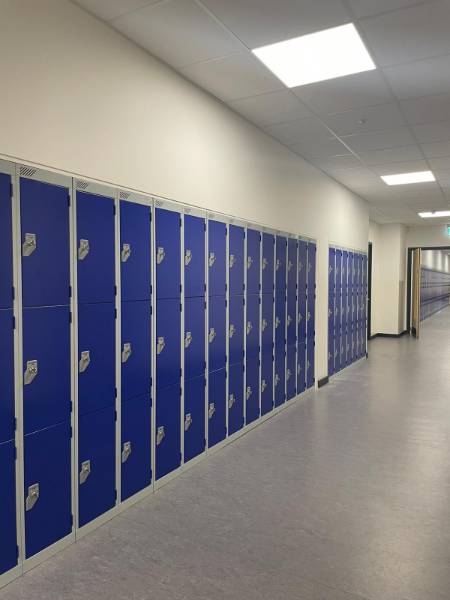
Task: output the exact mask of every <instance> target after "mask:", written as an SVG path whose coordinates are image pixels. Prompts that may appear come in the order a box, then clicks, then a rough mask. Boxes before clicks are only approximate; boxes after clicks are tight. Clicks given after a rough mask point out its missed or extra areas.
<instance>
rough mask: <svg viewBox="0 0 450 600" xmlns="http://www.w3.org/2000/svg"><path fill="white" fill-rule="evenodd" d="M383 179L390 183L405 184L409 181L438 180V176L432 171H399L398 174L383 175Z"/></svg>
mask: <svg viewBox="0 0 450 600" xmlns="http://www.w3.org/2000/svg"><path fill="white" fill-rule="evenodd" d="M381 179H382V180H383V181H384V183H387V184H388V185H405V184H407V183H425V182H427V181H436V178H435V176H434V175H433V173H432V172H431V171H417V172H416V173H398V174H397V175H381Z"/></svg>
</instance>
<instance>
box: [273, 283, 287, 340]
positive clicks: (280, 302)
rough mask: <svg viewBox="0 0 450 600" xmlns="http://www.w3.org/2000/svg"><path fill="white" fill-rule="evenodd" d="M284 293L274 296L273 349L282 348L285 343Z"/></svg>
mask: <svg viewBox="0 0 450 600" xmlns="http://www.w3.org/2000/svg"><path fill="white" fill-rule="evenodd" d="M285 293H286V292H284V291H281V292H279V291H277V293H276V296H275V347H278V348H283V350H284V345H285V343H286V298H285Z"/></svg>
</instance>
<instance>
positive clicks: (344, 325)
mask: <svg viewBox="0 0 450 600" xmlns="http://www.w3.org/2000/svg"><path fill="white" fill-rule="evenodd" d="M347 265H348V252H347V251H346V250H344V252H343V253H342V326H341V328H342V355H341V363H342V364H343V365H347V364H348V362H347V297H348V282H347V274H348V272H347Z"/></svg>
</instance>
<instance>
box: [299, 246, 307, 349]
mask: <svg viewBox="0 0 450 600" xmlns="http://www.w3.org/2000/svg"><path fill="white" fill-rule="evenodd" d="M307 248H308V245H307V243H306V242H303V241H301V240H300V241H299V243H298V307H297V310H298V316H297V319H298V321H297V324H298V335H297V337H298V339H299V340H304V339H305V338H306V295H307V268H306V264H307Z"/></svg>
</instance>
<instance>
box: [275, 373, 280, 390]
mask: <svg viewBox="0 0 450 600" xmlns="http://www.w3.org/2000/svg"><path fill="white" fill-rule="evenodd" d="M279 383H280V378H279V376H278V373H275V387H277V385H278V384H279Z"/></svg>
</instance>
